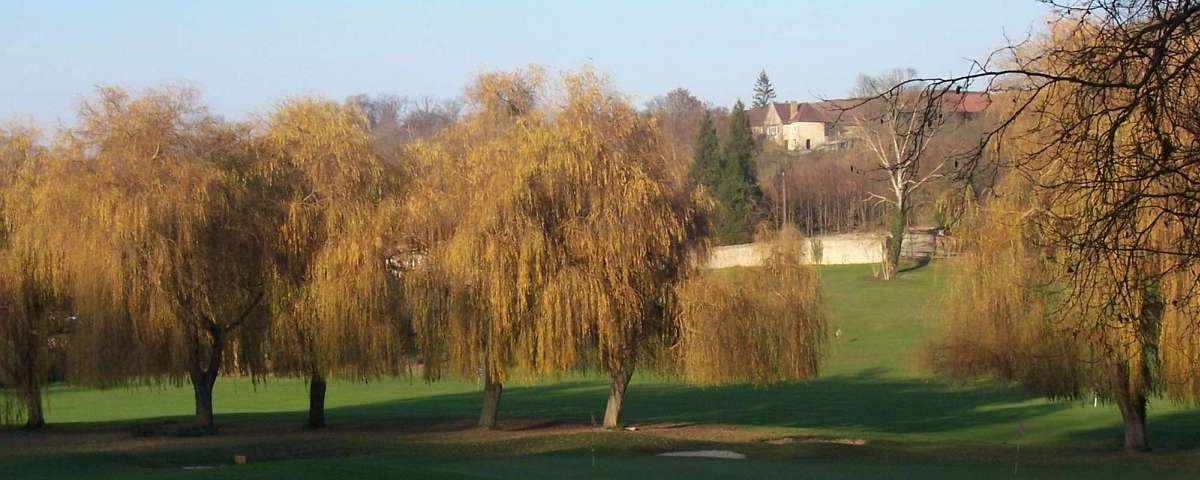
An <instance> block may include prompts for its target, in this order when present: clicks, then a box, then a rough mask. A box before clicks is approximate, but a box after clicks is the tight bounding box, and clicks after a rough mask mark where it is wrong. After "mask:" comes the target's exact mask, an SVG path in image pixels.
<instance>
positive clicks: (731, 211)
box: [715, 100, 762, 244]
mask: <svg viewBox="0 0 1200 480" xmlns="http://www.w3.org/2000/svg"><path fill="white" fill-rule="evenodd" d="M721 160H722V161H721V175H720V180H719V181H718V183H717V188H716V189H715V193H716V197H717V200H718V202H719V203H720V204H721V219H720V221H719V222H718V224H717V238H718V240H719V241H720V242H721V243H723V244H731V243H743V242H748V241H750V240H751V239H752V230H753V228H752V227H753V223H754V214H755V210H756V209H757V207H758V203H759V201H760V200H762V189H760V188H759V186H758V172H757V169H756V168H755V166H754V136H753V133H752V132H751V130H750V117H749V116H748V115H747V114H746V107H745V105H743V104H742V102H741V100H739V101H738V102H737V103H736V104H735V105H734V106H733V112H732V113H731V114H730V116H729V138H728V141H727V142H726V144H725V150H724V152H723V155H722V159H721Z"/></svg>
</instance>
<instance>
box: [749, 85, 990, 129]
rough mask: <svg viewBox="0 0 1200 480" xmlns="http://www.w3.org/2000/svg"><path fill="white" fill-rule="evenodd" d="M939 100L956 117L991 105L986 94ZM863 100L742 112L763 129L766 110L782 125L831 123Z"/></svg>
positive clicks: (952, 94) (792, 104)
mask: <svg viewBox="0 0 1200 480" xmlns="http://www.w3.org/2000/svg"><path fill="white" fill-rule="evenodd" d="M942 99H943V101H944V102H946V103H947V104H949V105H953V106H954V111H955V112H956V113H966V114H974V113H980V112H982V111H984V110H987V108H988V106H990V105H991V104H992V100H991V96H990V95H989V94H988V93H987V92H961V93H956V92H946V93H944V94H943V95H942ZM868 101H869V99H866V98H843V99H836V100H821V101H819V102H771V103H770V104H768V105H766V106H763V107H755V108H751V109H749V110H747V111H746V113H747V115H749V117H750V125H752V126H755V127H761V126H763V125H764V124H765V123H766V121H767V116H768V113H769V111H770V109H774V110H775V112H776V114H777V115H779V119H780V121H781V122H782V123H784V124H789V123H797V122H820V123H833V122H836V121H838V119H840V118H841V117H842V115H843V114H844V113H845V112H846V111H847V110H850V109H851V108H854V107H858V106H861V105H863V104H864V103H867V102H868Z"/></svg>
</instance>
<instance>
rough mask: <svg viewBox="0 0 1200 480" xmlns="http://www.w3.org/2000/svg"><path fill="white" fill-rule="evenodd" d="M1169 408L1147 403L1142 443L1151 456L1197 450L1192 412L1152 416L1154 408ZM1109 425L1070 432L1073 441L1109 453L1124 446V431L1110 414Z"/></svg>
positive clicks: (1197, 427)
mask: <svg viewBox="0 0 1200 480" xmlns="http://www.w3.org/2000/svg"><path fill="white" fill-rule="evenodd" d="M1156 404H1157V405H1166V404H1169V401H1168V400H1156V401H1154V402H1151V404H1150V406H1149V409H1148V411H1147V415H1146V416H1147V418H1146V442H1147V443H1148V444H1149V446H1150V450H1151V451H1154V452H1172V451H1179V450H1194V449H1196V448H1200V435H1197V433H1196V432H1200V414H1197V412H1195V411H1190V412H1189V411H1182V412H1180V411H1176V412H1172V413H1167V414H1163V415H1155V414H1154V407H1155V405H1156ZM1112 416H1113V423H1112V424H1111V425H1110V426H1106V427H1102V428H1094V429H1090V430H1080V431H1077V432H1073V433H1071V435H1070V438H1071V439H1072V440H1073V441H1079V442H1093V443H1098V444H1101V445H1104V446H1105V447H1107V448H1110V449H1112V450H1119V449H1121V448H1122V447H1123V446H1124V443H1123V442H1124V438H1125V431H1124V427H1123V426H1122V425H1121V416H1120V414H1119V413H1117V412H1116V411H1114V412H1113V414H1112Z"/></svg>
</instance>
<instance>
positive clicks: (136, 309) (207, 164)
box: [40, 87, 278, 430]
mask: <svg viewBox="0 0 1200 480" xmlns="http://www.w3.org/2000/svg"><path fill="white" fill-rule="evenodd" d="M78 118H79V124H78V126H77V127H76V128H75V129H73V130H70V131H68V132H66V133H65V134H64V135H63V136H62V138H61V140H60V142H59V143H60V146H59V148H58V150H61V154H57V155H55V156H54V157H55V158H56V160H57V163H58V166H57V167H58V168H57V173H56V176H55V178H54V179H53V182H51V183H50V185H49V186H48V191H47V192H46V193H45V194H46V195H47V198H48V200H47V201H48V202H49V203H50V204H53V205H55V206H56V208H57V211H58V214H57V215H55V216H52V217H45V218H42V219H41V220H40V221H42V222H53V223H54V225H55V228H56V229H57V230H58V231H59V232H69V234H57V235H53V236H50V237H48V238H46V239H45V244H46V246H47V248H51V249H53V250H54V251H55V252H59V253H60V254H61V255H62V256H63V258H64V260H63V271H64V272H67V273H66V274H67V275H68V276H69V277H70V279H69V283H70V285H71V298H72V300H73V302H74V310H75V313H76V315H77V317H78V321H77V324H76V325H75V326H74V327H73V334H72V335H71V336H70V339H69V345H68V347H67V348H68V351H69V352H70V354H71V355H70V356H71V357H72V358H74V360H73V361H71V362H70V368H71V371H72V374H73V377H74V379H75V380H76V381H78V382H81V383H87V384H98V385H104V386H113V385H128V384H131V383H145V382H162V381H173V382H178V381H181V380H183V379H187V380H189V381H190V382H191V384H192V387H193V390H194V393H195V407H196V422H197V424H198V426H199V428H201V429H204V430H213V429H214V422H213V386H214V385H215V383H216V381H217V378H218V376H219V375H220V374H221V373H222V372H228V371H236V372H243V373H257V372H262V371H263V370H262V365H261V364H262V359H263V355H262V351H261V348H260V347H261V345H262V339H263V338H264V336H265V333H266V330H267V329H266V321H267V315H266V309H265V308H264V305H263V300H264V298H265V296H266V283H267V282H266V278H267V275H266V270H265V265H264V264H265V261H264V259H267V258H271V257H272V255H270V243H269V242H268V240H267V236H266V235H265V234H264V232H273V231H276V230H277V228H276V226H275V225H276V224H277V223H278V219H277V217H278V216H277V215H274V213H273V212H274V211H275V209H274V208H272V207H271V206H270V201H269V200H270V197H269V196H270V195H271V190H270V188H269V187H270V186H269V185H267V184H266V183H265V182H263V181H262V176H261V175H260V174H259V173H258V172H259V171H260V170H261V169H259V168H257V167H256V162H257V158H258V157H257V156H256V155H254V154H253V153H254V152H253V151H252V148H251V145H250V144H249V142H248V141H247V135H248V132H247V131H246V129H245V128H243V127H239V126H235V125H230V124H226V123H223V122H220V121H218V120H216V119H214V118H212V117H211V116H210V115H208V114H207V112H206V111H205V109H204V108H203V107H202V106H201V105H200V103H199V101H198V100H197V95H196V94H195V92H194V91H192V90H189V89H186V88H174V87H169V88H162V89H152V90H147V91H145V92H144V93H142V94H140V95H131V94H129V93H128V92H126V91H124V90H121V89H117V88H101V89H100V90H99V91H98V93H97V95H96V96H95V97H94V98H92V99H90V100H88V101H86V102H84V103H83V106H82V108H81V109H80V112H79V116H78Z"/></svg>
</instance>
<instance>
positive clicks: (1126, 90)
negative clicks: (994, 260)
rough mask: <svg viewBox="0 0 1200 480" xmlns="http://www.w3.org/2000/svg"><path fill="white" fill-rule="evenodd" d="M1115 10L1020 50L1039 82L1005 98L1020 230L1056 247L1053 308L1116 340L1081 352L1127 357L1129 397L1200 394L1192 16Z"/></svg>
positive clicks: (1198, 93)
mask: <svg viewBox="0 0 1200 480" xmlns="http://www.w3.org/2000/svg"><path fill="white" fill-rule="evenodd" d="M1090 3H1091V4H1093V5H1095V4H1102V3H1105V2H1090ZM1112 7H1113V8H1111V9H1110V10H1108V11H1107V14H1106V15H1107V16H1105V15H1102V16H1097V17H1075V16H1066V17H1064V18H1061V19H1058V20H1057V21H1055V22H1054V23H1053V24H1052V25H1051V28H1050V31H1049V32H1048V33H1047V35H1046V36H1045V38H1044V39H1042V40H1041V41H1040V42H1038V43H1037V44H1035V45H1032V46H1029V47H1026V48H1024V49H1022V50H1018V54H1017V57H1018V58H1017V63H1018V64H1019V65H1021V66H1022V67H1023V68H1025V69H1029V70H1034V71H1037V72H1039V74H1040V75H1041V76H1040V77H1036V78H1035V80H1032V81H1031V82H1032V84H1031V85H1029V86H1028V88H1026V92H1025V93H1024V94H1022V95H1019V96H1017V97H1015V98H1014V101H1015V102H1017V103H1018V104H1019V105H1020V106H1022V107H1024V112H1023V114H1022V115H1021V116H1020V117H1019V118H1018V121H1017V122H1016V123H1015V124H1014V130H1016V131H1018V132H1020V134H1019V135H1018V137H1017V140H1018V141H1017V142H1015V147H1016V149H1017V151H1019V152H1020V154H1019V155H1018V157H1019V158H1020V160H1018V161H1017V162H1016V165H1014V169H1015V170H1016V171H1017V172H1019V174H1021V175H1023V176H1024V177H1025V178H1026V179H1028V181H1029V182H1030V183H1031V184H1032V189H1031V192H1032V197H1033V198H1035V199H1036V202H1034V203H1033V204H1031V205H1029V207H1030V208H1034V209H1036V211H1037V214H1036V215H1031V216H1030V217H1029V222H1027V223H1029V224H1030V225H1029V226H1028V228H1029V229H1030V231H1036V233H1037V235H1036V236H1035V238H1036V239H1037V243H1038V244H1039V245H1041V246H1043V247H1044V248H1047V249H1050V250H1052V252H1053V255H1052V256H1051V257H1050V263H1052V264H1053V267H1054V269H1055V271H1054V275H1053V279H1054V280H1055V281H1056V282H1058V284H1060V285H1061V286H1062V289H1063V294H1062V295H1061V300H1060V301H1061V303H1062V305H1061V306H1058V307H1056V312H1055V315H1054V316H1055V317H1056V318H1061V319H1069V320H1068V321H1069V323H1072V324H1073V325H1074V326H1073V328H1071V329H1069V330H1070V331H1071V334H1072V335H1078V336H1080V337H1085V338H1088V341H1090V342H1093V343H1094V342H1097V341H1098V342H1099V343H1101V344H1105V345H1110V344H1111V345H1110V346H1106V347H1104V348H1100V349H1094V350H1095V351H1094V352H1091V353H1089V354H1090V355H1096V356H1102V355H1112V356H1115V357H1116V358H1119V359H1121V360H1122V361H1128V362H1129V365H1128V367H1129V368H1128V370H1129V371H1128V374H1122V376H1124V377H1128V381H1127V382H1124V381H1122V383H1127V384H1128V387H1129V389H1130V391H1143V390H1144V391H1147V392H1152V391H1155V390H1157V389H1158V388H1160V387H1161V388H1165V390H1166V392H1167V393H1168V394H1170V395H1171V396H1173V397H1175V398H1176V399H1180V400H1197V399H1200V361H1198V360H1200V357H1198V356H1197V352H1198V346H1200V315H1198V313H1200V298H1197V296H1198V294H1200V292H1198V291H1197V288H1198V285H1200V268H1198V267H1200V262H1197V259H1200V254H1198V252H1200V248H1198V247H1200V243H1198V242H1197V238H1198V237H1197V231H1200V230H1198V229H1200V217H1197V215H1196V212H1197V211H1198V209H1200V195H1198V194H1197V192H1198V190H1197V189H1196V180H1195V179H1196V178H1197V175H1200V161H1197V155H1196V154H1197V150H1196V133H1197V131H1200V123H1197V122H1196V115H1195V111H1196V109H1197V107H1200V76H1197V75H1195V73H1196V70H1195V69H1196V58H1197V55H1200V38H1198V37H1197V34H1196V32H1197V31H1200V24H1198V23H1197V21H1198V19H1200V16H1198V15H1197V14H1196V12H1195V11H1194V10H1195V8H1194V6H1188V7H1186V8H1185V7H1181V6H1177V5H1170V4H1164V3H1161V2H1142V1H1139V2H1131V3H1127V4H1119V5H1118V4H1115V3H1114V4H1113V5H1112ZM1187 10H1191V11H1187ZM1056 79H1070V81H1063V80H1056ZM1076 321H1081V322H1082V321H1086V322H1090V323H1089V324H1079V325H1075V322H1076ZM1095 337H1100V339H1099V340H1097V339H1096V338H1095ZM1159 366H1161V368H1159ZM1158 375H1162V378H1156V377H1157V376H1158ZM1108 383H1111V382H1108ZM1140 387H1145V388H1140ZM1114 388H1115V387H1114Z"/></svg>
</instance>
